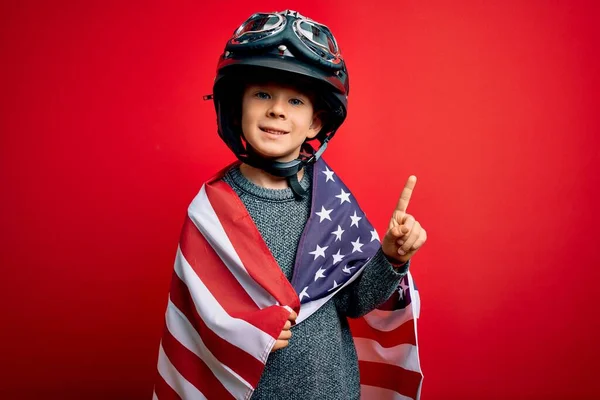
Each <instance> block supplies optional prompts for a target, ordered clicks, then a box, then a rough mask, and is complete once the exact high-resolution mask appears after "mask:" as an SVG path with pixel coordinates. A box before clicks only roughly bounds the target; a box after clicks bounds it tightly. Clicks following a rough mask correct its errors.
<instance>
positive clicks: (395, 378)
mask: <svg viewBox="0 0 600 400" xmlns="http://www.w3.org/2000/svg"><path fill="white" fill-rule="evenodd" d="M358 368H359V370H360V383H361V384H362V385H369V386H375V387H380V388H384V389H389V390H393V391H395V392H397V393H400V394H401V395H404V396H408V397H412V398H413V399H415V398H416V397H417V392H418V390H419V385H420V384H421V379H422V377H421V374H420V373H418V372H414V371H409V370H406V369H404V368H401V367H398V366H395V365H390V364H382V363H377V362H370V361H359V362H358Z"/></svg>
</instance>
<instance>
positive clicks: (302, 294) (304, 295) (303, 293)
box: [298, 286, 310, 300]
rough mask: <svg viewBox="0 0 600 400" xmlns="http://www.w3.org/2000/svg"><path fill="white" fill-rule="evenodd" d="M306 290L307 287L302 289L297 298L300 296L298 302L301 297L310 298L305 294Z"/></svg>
mask: <svg viewBox="0 0 600 400" xmlns="http://www.w3.org/2000/svg"><path fill="white" fill-rule="evenodd" d="M306 289H308V286H307V287H305V288H304V289H302V291H301V292H300V294H299V295H298V296H300V300H302V298H303V297H308V298H310V296H309V295H308V293H306Z"/></svg>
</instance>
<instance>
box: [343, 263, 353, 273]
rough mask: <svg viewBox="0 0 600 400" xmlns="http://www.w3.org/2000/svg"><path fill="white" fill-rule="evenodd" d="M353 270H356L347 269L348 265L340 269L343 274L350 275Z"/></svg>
mask: <svg viewBox="0 0 600 400" xmlns="http://www.w3.org/2000/svg"><path fill="white" fill-rule="evenodd" d="M354 268H356V267H350V268H348V265H346V266H345V267H344V268H342V272H343V273H345V274H351V273H352V270H353V269H354Z"/></svg>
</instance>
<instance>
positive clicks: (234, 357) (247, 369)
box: [170, 273, 264, 387]
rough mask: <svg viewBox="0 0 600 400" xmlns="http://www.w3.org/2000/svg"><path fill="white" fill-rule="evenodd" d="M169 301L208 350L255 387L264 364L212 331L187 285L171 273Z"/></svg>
mask: <svg viewBox="0 0 600 400" xmlns="http://www.w3.org/2000/svg"><path fill="white" fill-rule="evenodd" d="M170 297H171V301H172V302H173V304H175V306H176V307H177V308H178V309H179V311H181V312H182V313H183V314H184V315H185V317H186V318H187V319H188V321H190V323H191V324H192V326H193V327H194V329H195V330H196V332H198V334H199V335H200V337H201V338H202V341H203V342H204V344H205V345H206V347H207V348H208V350H210V352H211V353H212V354H213V355H214V356H215V357H216V358H217V359H218V360H219V361H220V362H221V363H222V364H225V365H227V366H228V367H229V368H231V369H232V370H234V371H235V372H236V373H237V374H238V375H240V376H241V377H242V378H244V380H246V381H247V382H248V383H250V384H251V385H252V386H253V387H256V384H257V383H258V380H259V379H260V375H261V374H262V371H263V369H264V365H263V364H262V363H261V362H260V361H259V360H257V359H256V358H254V357H253V356H251V355H250V354H248V353H246V352H245V351H244V350H242V349H240V348H239V347H236V346H233V345H232V344H230V343H229V342H228V341H227V340H225V339H223V338H221V337H220V336H218V335H217V334H216V333H214V332H213V331H212V330H211V329H210V328H209V327H208V326H207V325H206V323H205V322H204V320H203V319H202V317H201V316H200V314H198V311H197V310H196V307H195V306H194V302H193V300H192V297H191V295H190V292H189V289H188V287H187V286H186V285H185V283H184V282H183V281H182V280H181V279H180V278H179V276H177V274H175V273H174V274H173V280H172V281H171V293H170Z"/></svg>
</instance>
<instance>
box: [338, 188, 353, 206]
mask: <svg viewBox="0 0 600 400" xmlns="http://www.w3.org/2000/svg"><path fill="white" fill-rule="evenodd" d="M335 197H337V198H338V199H340V204H344V202H345V201H347V202H348V203H350V193H346V192H344V189H342V192H341V193H340V194H338V195H337V196H335Z"/></svg>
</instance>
